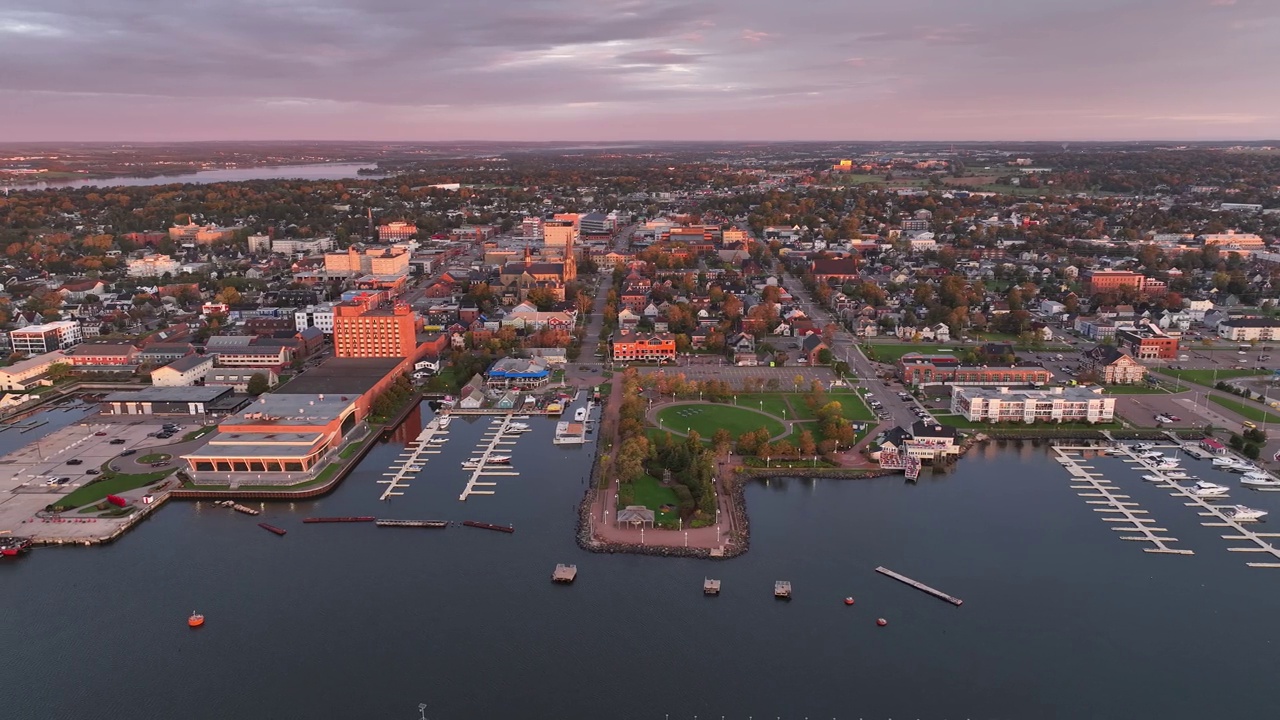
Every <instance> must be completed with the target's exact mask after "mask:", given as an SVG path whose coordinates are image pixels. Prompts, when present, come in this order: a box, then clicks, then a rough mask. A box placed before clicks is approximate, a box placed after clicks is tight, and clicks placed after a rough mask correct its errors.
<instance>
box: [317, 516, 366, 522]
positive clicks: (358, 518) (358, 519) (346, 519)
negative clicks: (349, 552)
mask: <svg viewBox="0 0 1280 720" xmlns="http://www.w3.org/2000/svg"><path fill="white" fill-rule="evenodd" d="M374 519H375V518H374V517H373V516H372V515H355V516H352V517H309V518H303V519H302V522H304V523H357V522H373V521H374Z"/></svg>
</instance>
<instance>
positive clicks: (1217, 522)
mask: <svg viewBox="0 0 1280 720" xmlns="http://www.w3.org/2000/svg"><path fill="white" fill-rule="evenodd" d="M1120 452H1123V453H1124V454H1126V455H1128V456H1129V458H1130V459H1129V460H1126V462H1132V463H1135V464H1137V465H1139V466H1141V467H1144V468H1146V469H1148V470H1149V471H1150V472H1151V473H1153V474H1156V475H1160V476H1161V477H1164V476H1163V475H1161V474H1160V473H1159V472H1158V471H1156V470H1155V469H1154V468H1155V465H1154V464H1153V463H1151V462H1148V461H1146V460H1143V459H1142V458H1140V457H1138V456H1137V455H1136V454H1134V452H1133V450H1132V449H1131V448H1129V447H1127V446H1123V445H1122V446H1121V450H1120ZM1158 485H1159V486H1162V487H1165V488H1167V489H1169V490H1171V491H1172V492H1170V493H1169V494H1170V495H1172V496H1174V497H1181V498H1184V499H1185V500H1187V502H1186V503H1184V504H1185V505H1186V506H1187V507H1193V508H1197V509H1198V510H1199V515H1200V516H1201V517H1203V518H1205V520H1202V521H1201V522H1200V524H1201V525H1203V526H1205V527H1210V528H1229V529H1230V530H1231V531H1232V532H1233V533H1234V534H1232V535H1223V536H1222V539H1223V540H1231V541H1235V542H1246V543H1252V546H1251V547H1231V548H1227V550H1228V552H1246V553H1263V554H1265V555H1269V556H1270V558H1269V559H1268V561H1260V562H1248V563H1245V564H1246V565H1248V566H1249V567H1255V568H1280V549H1277V548H1276V547H1275V546H1274V545H1272V544H1271V538H1278V537H1280V533H1259V532H1254V531H1252V530H1250V529H1248V528H1246V527H1244V525H1243V524H1242V523H1240V522H1239V521H1237V520H1234V519H1232V518H1230V517H1228V516H1227V515H1226V514H1224V513H1223V512H1222V510H1221V508H1219V507H1218V506H1216V505H1214V504H1213V503H1211V502H1209V501H1208V499H1206V498H1202V497H1198V496H1196V495H1194V494H1192V493H1191V491H1190V490H1188V489H1187V488H1186V487H1185V486H1183V485H1180V484H1178V483H1177V482H1176V481H1174V480H1170V479H1168V478H1165V480H1164V481H1162V482H1160V483H1158ZM1215 499H1218V500H1223V499H1226V496H1225V495H1220V496H1218V497H1217V498H1215Z"/></svg>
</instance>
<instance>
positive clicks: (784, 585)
mask: <svg viewBox="0 0 1280 720" xmlns="http://www.w3.org/2000/svg"><path fill="white" fill-rule="evenodd" d="M773 596H774V597H776V598H778V599H779V600H790V599H791V581H789V580H779V581H777V582H775V583H774V584H773Z"/></svg>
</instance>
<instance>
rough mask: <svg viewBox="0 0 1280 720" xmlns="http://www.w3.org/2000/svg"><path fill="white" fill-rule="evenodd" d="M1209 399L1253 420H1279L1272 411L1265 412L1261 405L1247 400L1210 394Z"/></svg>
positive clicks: (1272, 421) (1268, 421)
mask: <svg viewBox="0 0 1280 720" xmlns="http://www.w3.org/2000/svg"><path fill="white" fill-rule="evenodd" d="M1209 399H1210V400H1212V401H1213V402H1215V403H1217V404H1218V405H1221V406H1222V407H1224V408H1226V409H1228V410H1230V411H1232V412H1234V413H1236V414H1238V415H1240V416H1241V417H1246V418H1249V419H1250V420H1253V421H1254V422H1266V423H1275V422H1280V415H1277V414H1275V413H1273V412H1267V410H1266V409H1264V408H1263V407H1262V406H1261V405H1258V404H1257V403H1254V402H1252V401H1247V400H1233V399H1231V398H1225V397H1219V396H1217V395H1210V396H1209Z"/></svg>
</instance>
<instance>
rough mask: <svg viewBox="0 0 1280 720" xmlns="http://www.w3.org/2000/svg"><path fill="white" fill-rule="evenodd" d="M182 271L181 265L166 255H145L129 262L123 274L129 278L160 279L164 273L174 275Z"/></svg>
mask: <svg viewBox="0 0 1280 720" xmlns="http://www.w3.org/2000/svg"><path fill="white" fill-rule="evenodd" d="M181 270H182V263H180V262H178V261H177V260H174V259H173V258H171V257H169V256H168V255H147V256H146V257H140V258H133V259H131V260H130V261H129V263H128V265H127V267H126V269H125V272H126V273H127V274H128V275H129V277H160V276H161V275H164V274H165V273H170V274H174V275H176V274H177V273H178V272H179V271H181Z"/></svg>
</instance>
